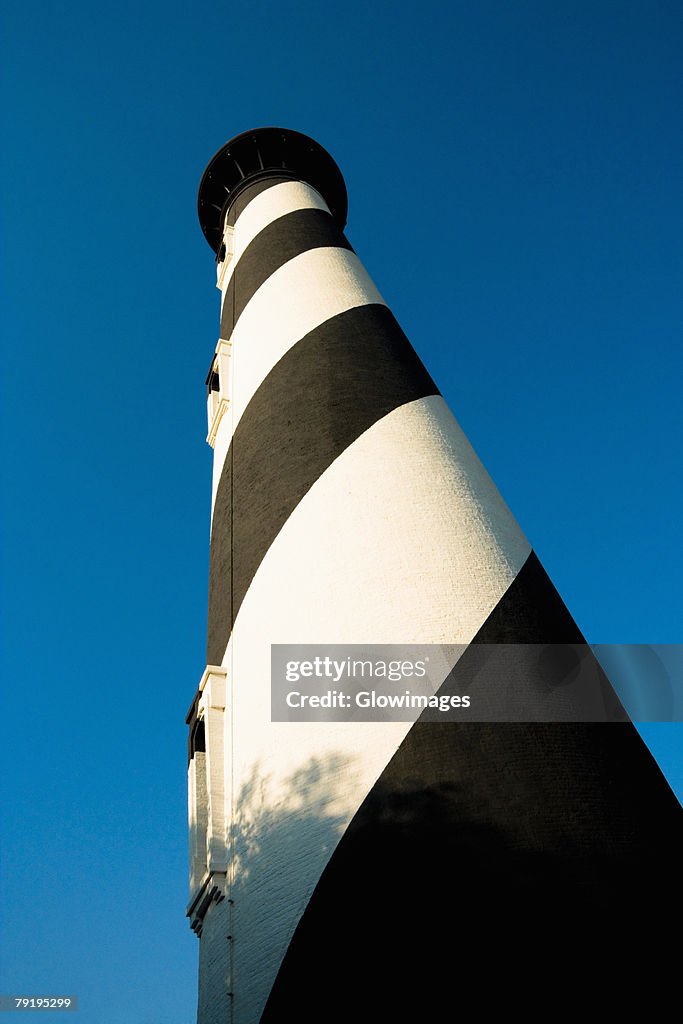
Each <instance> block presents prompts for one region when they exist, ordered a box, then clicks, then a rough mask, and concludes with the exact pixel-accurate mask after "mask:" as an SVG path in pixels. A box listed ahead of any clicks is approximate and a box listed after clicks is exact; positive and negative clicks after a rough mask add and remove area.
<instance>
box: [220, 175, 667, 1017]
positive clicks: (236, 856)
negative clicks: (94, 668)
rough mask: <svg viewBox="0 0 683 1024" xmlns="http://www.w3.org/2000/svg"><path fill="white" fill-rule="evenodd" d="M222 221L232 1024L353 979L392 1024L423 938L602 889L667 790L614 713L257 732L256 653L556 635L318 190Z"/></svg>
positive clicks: (547, 604) (263, 188) (286, 188)
mask: <svg viewBox="0 0 683 1024" xmlns="http://www.w3.org/2000/svg"><path fill="white" fill-rule="evenodd" d="M232 217H233V220H234V230H235V236H234V244H235V256H234V257H233V260H232V263H231V265H230V267H229V273H228V274H227V275H226V281H225V283H224V286H223V303H222V314H221V337H222V338H223V339H225V340H226V341H230V342H231V344H232V362H233V382H232V397H231V409H230V415H229V416H225V417H224V420H223V421H222V422H221V426H220V429H219V434H218V437H217V440H216V447H215V469H214V487H213V511H212V530H211V553H210V592H209V626H208V646H207V662H208V663H209V664H223V665H225V666H226V667H227V668H228V670H229V675H228V680H229V686H230V700H229V718H230V723H231V724H230V727H229V728H230V730H231V736H230V747H231V750H232V763H231V769H230V770H231V794H230V801H231V807H232V811H231V820H232V832H231V842H232V856H233V863H234V868H235V870H234V877H233V898H234V922H235V923H234V928H235V943H234V967H233V977H232V980H231V985H232V989H233V990H234V995H233V997H232V999H233V1012H234V1015H235V1016H234V1019H235V1020H236V1021H245V1022H246V1021H250V1022H251V1021H257V1020H259V1019H260V1017H261V1014H262V1013H263V1018H262V1019H263V1020H264V1021H267V1022H278V1021H282V1020H286V1019H290V1018H291V1019H297V1020H313V1019H317V1020H323V1019H332V1016H333V1009H334V1008H335V1007H336V1008H337V1009H339V1008H340V1007H342V1008H343V1011H344V1014H345V1015H346V1016H349V1017H350V1016H352V1015H353V1014H354V1013H356V1012H357V1010H358V1004H357V1000H358V992H359V991H361V989H362V985H363V984H364V983H365V984H367V983H370V984H372V982H373V979H375V984H374V991H375V992H376V993H377V994H378V999H379V1004H378V1005H379V1009H378V1011H377V1012H378V1013H379V1012H382V1013H383V1014H384V1017H383V1018H380V1017H379V1016H378V1017H376V1018H375V1019H390V1016H389V1014H390V1012H391V1011H390V1009H389V1007H390V1006H393V1005H394V1004H396V1005H400V999H398V1002H397V998H398V997H397V990H396V980H397V977H400V974H401V972H400V970H399V973H398V975H397V974H396V965H397V964H399V965H400V964H402V963H404V964H405V965H406V975H405V982H406V986H407V987H409V988H410V987H411V986H412V987H413V988H415V986H417V988H418V989H419V988H420V986H422V988H421V991H422V998H423V1000H424V1005H425V1006H426V1005H427V1004H429V1002H430V999H434V1000H436V1002H435V1004H434V1005H435V1006H439V1005H441V1012H442V1013H445V1010H444V1007H445V1006H446V1003H445V1002H444V1000H445V998H446V997H445V993H446V992H447V991H449V990H450V983H448V982H444V981H443V980H441V981H440V982H439V981H437V980H435V979H434V978H431V979H430V980H425V979H424V978H423V979H422V981H419V978H420V977H421V975H420V972H421V971H424V970H425V969H426V966H427V965H430V964H431V965H432V966H433V967H435V966H436V965H440V964H441V961H442V959H443V956H444V948H443V945H442V939H441V938H439V939H435V937H434V936H435V935H436V933H437V931H438V930H439V929H441V928H443V929H445V931H446V933H448V934H451V935H452V937H453V943H454V949H455V948H458V949H460V946H459V942H460V939H461V938H462V936H463V935H467V936H468V948H467V949H466V950H465V951H463V950H462V949H460V952H459V955H460V956H461V957H462V958H464V960H465V961H467V962H468V963H474V954H475V951H480V950H481V943H482V942H484V941H487V942H488V943H489V946H490V947H491V948H495V949H496V950H498V951H500V950H503V949H507V946H508V945H509V946H511V947H514V928H513V926H512V921H513V919H514V917H515V915H518V914H520V913H522V912H524V913H526V914H527V915H528V916H529V917H530V918H531V919H532V920H534V921H536V922H537V924H538V927H541V926H542V925H541V922H542V921H543V920H545V919H544V916H543V914H544V909H543V908H544V906H547V902H548V901H550V902H551V903H554V905H555V907H556V908H557V912H558V914H559V915H560V916H562V915H565V916H568V917H571V916H572V914H573V908H574V909H575V908H576V907H577V906H579V905H580V906H582V907H583V906H585V899H586V898H587V896H586V894H588V896H590V898H591V899H598V900H604V899H607V898H608V897H609V898H610V899H611V897H612V896H614V895H615V893H618V892H620V891H621V887H622V886H623V884H624V880H625V877H626V875H627V874H628V871H629V865H632V864H634V863H640V864H641V865H642V864H645V863H648V864H649V863H650V861H651V859H652V856H653V851H654V850H660V849H661V848H662V845H663V843H662V837H663V836H664V835H666V834H668V832H669V831H670V829H671V827H672V826H671V821H672V813H673V806H674V804H673V803H672V800H671V796H670V794H669V792H668V790H667V789H666V786H665V785H662V780H661V777H660V775H659V772H658V769H657V767H656V765H655V764H654V762H653V761H652V759H651V758H650V756H649V754H648V753H647V751H646V750H645V748H644V747H643V745H642V743H641V742H640V740H639V738H638V736H637V734H636V733H635V731H634V730H633V729H632V727H630V726H624V727H622V726H619V727H615V726H604V727H603V726H595V725H593V726H590V725H536V726H531V725H529V726H527V725H506V726H503V727H501V726H495V725H483V724H480V725H476V724H473V725H467V726H464V725H462V726H461V725H457V726H456V725H452V724H451V725H436V724H433V723H429V724H427V723H423V722H418V723H416V724H415V725H413V726H412V727H410V726H409V725H407V724H404V723H389V724H386V723H372V724H370V723H361V724H355V723H332V722H327V723H315V724H313V725H307V724H304V723H286V724H282V723H272V722H271V721H270V645H271V644H272V643H292V642H301V643H330V644H333V643H338V644H344V643H411V642H414V643H460V644H477V643H496V642H528V643H553V642H568V643H571V642H577V641H580V639H581V636H580V633H579V631H578V629H577V627H576V625H575V624H574V622H573V621H572V619H571V617H570V615H569V614H568V612H567V610H566V608H565V607H564V605H563V603H562V601H561V600H560V598H559V597H558V595H557V593H556V591H555V589H554V588H553V586H552V584H551V582H550V581H549V579H548V577H547V575H546V574H545V572H544V571H543V569H542V567H541V566H540V564H539V562H538V560H537V558H536V557H535V555H534V554H533V552H532V551H531V549H530V547H529V544H528V542H527V541H526V539H525V537H524V536H523V534H522V533H521V531H520V529H519V527H518V526H517V524H516V523H515V521H514V519H513V517H512V516H511V514H510V512H509V510H508V509H507V507H506V505H505V503H504V502H503V500H502V498H501V497H500V495H499V493H498V492H497V490H496V488H495V486H494V485H493V483H492V481H491V480H490V478H489V477H488V475H487V473H486V471H485V470H484V468H483V467H482V465H481V463H480V462H479V460H478V459H477V456H476V455H475V453H474V451H473V450H472V448H471V446H470V445H469V443H468V442H467V439H466V438H465V437H464V435H463V433H462V431H461V430H460V428H459V427H458V425H457V423H456V421H455V420H454V418H453V416H452V415H451V413H450V412H449V410H448V408H447V407H446V405H445V403H444V401H443V399H442V397H441V396H440V394H439V392H438V389H437V387H436V386H435V384H434V382H433V381H432V379H431V377H430V376H429V374H428V373H427V371H426V370H425V368H424V367H423V365H422V364H421V362H420V360H419V358H418V357H417V355H416V353H415V351H414V349H413V348H412V346H411V345H410V343H409V341H408V339H407V338H406V337H405V335H404V333H403V332H402V331H401V329H400V327H399V325H398V324H397V322H396V320H395V318H394V317H393V316H392V314H391V312H390V311H389V309H388V308H387V306H386V304H385V303H384V302H383V300H382V298H381V296H380V295H379V293H378V292H377V290H376V288H375V286H374V285H373V284H372V282H371V281H370V279H369V278H368V276H367V274H366V272H365V270H364V269H363V267H362V265H361V263H360V261H359V260H358V257H357V256H356V255H355V253H354V252H353V250H352V248H351V246H350V245H349V243H348V241H347V240H346V238H345V237H344V235H343V233H342V232H341V231H340V229H339V228H338V227H337V226H336V225H335V222H334V220H333V218H332V217H331V215H330V213H329V211H328V209H327V207H326V204H325V202H324V200H323V199H322V198H321V197H320V195H319V194H318V193H317V192H316V191H315V190H314V189H313V188H311V187H310V186H308V185H306V184H304V183H303V182H299V181H291V180H278V179H277V178H273V179H269V181H267V182H259V184H258V186H255V187H253V188H252V189H251V190H249V189H248V190H247V191H246V192H245V193H244V194H243V195H242V196H241V197H240V201H239V204H238V206H237V208H236V209H233V211H232ZM465 659H466V656H465ZM465 659H463V666H462V669H463V671H466V664H467V663H466V660H465ZM636 822H641V823H642V822H645V823H646V826H647V839H644V838H643V836H645V832H644V831H642V830H641V831H640V832H639V826H638V827H636ZM449 875H457V876H458V877H459V878H461V883H462V884H461V883H458V884H457V885H456V884H455V883H453V884H452V886H451V888H450V889H448V888H445V886H444V883H443V878H444V877H445V876H449ZM465 876H466V878H467V881H466V883H465V882H464V881H463V879H464V877H465ZM596 879H599V880H600V885H601V888H600V887H598V886H597V882H596ZM598 889H599V892H598ZM596 893H597V895H596ZM540 897H542V898H540ZM482 914H483V915H484V917H485V919H486V920H488V921H490V920H492V915H493V918H495V926H494V927H493V930H492V932H490V931H488V930H487V929H485V928H484V920H483V919H482ZM436 922H438V927H437V923H436ZM435 946H437V947H439V948H435ZM513 952H514V950H513ZM509 955H510V956H512V952H510V953H509ZM538 955H539V956H540V955H541V953H540V952H539V953H538ZM513 959H514V956H513ZM340 964H342V965H344V967H343V977H342V980H341V981H340V979H339V976H338V975H337V974H336V973H335V972H336V971H337V969H338V968H339V965H340ZM392 969H393V971H394V975H393V978H392V980H391V981H390V982H387V983H386V984H384V983H382V982H380V981H379V980H377V979H380V978H381V976H382V975H381V972H382V971H387V970H389V971H391V970H392ZM472 969H473V968H472ZM411 978H412V981H411V980H410V979H411ZM416 978H417V979H418V980H417V981H416ZM439 1000H441V1003H439ZM430 1012H431V1011H430ZM434 1012H436V1011H434ZM368 1013H369V1011H368ZM361 1019H373V1018H372V1017H371V1016H368V1015H366V1016H365V1017H363V1016H362V1014H361ZM416 1019H417V1018H416ZM425 1019H437V1018H436V1017H433V1018H432V1017H429V1018H425ZM439 1019H445V1018H444V1017H443V1016H442V1017H441V1018H439Z"/></svg>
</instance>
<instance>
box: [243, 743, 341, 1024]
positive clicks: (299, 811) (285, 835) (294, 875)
mask: <svg viewBox="0 0 683 1024" xmlns="http://www.w3.org/2000/svg"><path fill="white" fill-rule="evenodd" d="M350 768H351V762H350V760H349V759H348V758H347V757H343V756H341V755H338V754H331V755H329V756H327V757H325V758H312V759H311V760H309V761H308V762H307V763H306V764H304V765H303V766H301V767H300V768H297V769H296V770H295V771H294V772H292V773H291V774H290V775H289V776H288V777H286V778H285V779H284V780H283V781H282V782H280V783H276V782H275V781H274V779H273V777H272V776H271V775H269V774H267V773H264V772H263V771H262V770H261V767H260V766H259V765H258V764H257V765H255V766H254V767H253V768H252V771H251V774H250V775H249V777H248V778H247V780H246V781H245V782H244V783H243V785H242V786H241V787H240V789H239V792H238V795H237V797H236V800H235V814H234V818H233V822H232V827H231V843H230V849H231V862H232V863H231V870H230V875H231V879H232V884H231V886H230V898H231V900H232V901H233V903H232V908H233V909H232V915H233V931H234V942H235V943H236V944H237V943H239V946H240V949H239V952H237V949H236V956H235V972H236V973H235V978H234V988H235V998H238V997H239V999H240V1002H241V1003H242V1005H243V1006H244V1005H246V1006H250V1005H258V1004H259V1002H260V1005H261V1006H262V1005H263V1002H264V1000H265V997H266V996H267V994H268V991H269V989H270V985H271V984H272V982H273V980H274V970H276V969H277V967H278V966H279V964H280V962H281V961H282V958H283V957H284V954H285V952H286V950H287V947H288V945H289V942H290V940H291V937H292V934H293V932H294V930H295V928H296V926H297V924H298V921H299V918H300V916H301V914H302V913H303V911H304V910H305V907H306V904H307V903H308V900H309V898H310V895H311V893H312V892H313V890H314V889H315V886H316V885H317V882H318V880H319V878H320V875H321V874H322V872H323V870H324V868H325V865H326V864H327V862H328V860H329V858H330V856H331V855H332V854H333V852H334V850H335V847H336V846H337V843H338V841H339V837H340V835H341V833H342V831H343V828H344V825H345V824H346V822H347V821H348V818H349V816H350V815H349V813H348V810H347V811H346V813H345V812H344V807H345V804H344V788H345V782H346V779H347V777H348V772H349V770H350ZM346 804H347V805H348V798H347V801H346ZM264 986H265V988H264Z"/></svg>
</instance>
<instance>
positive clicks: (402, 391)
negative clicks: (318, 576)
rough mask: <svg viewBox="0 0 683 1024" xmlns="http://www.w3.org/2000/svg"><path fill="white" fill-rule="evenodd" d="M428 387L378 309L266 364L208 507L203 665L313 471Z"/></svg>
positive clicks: (219, 650) (220, 645)
mask: <svg viewBox="0 0 683 1024" xmlns="http://www.w3.org/2000/svg"><path fill="white" fill-rule="evenodd" d="M436 394H438V389H437V387H436V385H435V384H434V381H433V380H432V378H431V377H430V376H429V374H428V373H427V371H426V370H425V368H424V366H423V365H422V363H421V362H420V360H419V358H418V357H417V355H416V353H415V351H414V349H413V347H412V345H411V344H410V342H409V341H408V339H407V338H406V336H405V334H404V333H403V331H402V330H401V328H400V327H399V325H398V324H397V322H396V320H395V318H394V317H393V315H392V314H391V312H390V311H389V310H388V309H387V308H386V306H382V305H378V304H374V303H373V304H370V305H367V306H358V307H355V308H353V309H349V310H346V312H344V313H340V314H339V315H338V316H335V317H332V318H331V319H330V320H327V321H326V322H325V323H323V324H321V325H320V326H319V327H316V328H315V330H313V331H311V332H310V333H309V334H307V335H306V336H305V337H304V338H303V339H302V340H301V341H299V342H298V343H297V344H296V345H295V346H294V347H293V348H292V349H290V350H289V352H287V353H286V354H285V355H284V356H283V357H282V359H281V360H280V361H279V362H278V363H277V364H276V365H275V367H274V368H273V370H272V371H271V372H270V374H269V375H268V377H267V378H266V379H265V381H264V382H263V384H262V385H261V387H260V388H259V389H258V391H257V392H256V394H255V395H254V397H253V398H252V400H251V402H250V403H249V405H248V406H247V408H246V410H245V412H244V414H243V416H242V418H241V419H240V422H239V423H238V425H237V429H236V431H235V436H234V438H233V441H232V444H231V446H230V449H229V451H228V454H227V456H226V459H225V465H224V468H223V472H222V475H221V479H220V482H219V484H218V491H217V494H216V502H215V506H214V514H213V522H212V531H211V553H210V569H209V628H208V644H207V663H208V664H214V665H220V663H221V661H222V658H223V654H224V653H225V648H226V645H227V643H228V638H229V635H230V632H231V629H232V624H233V622H234V619H235V616H236V615H237V612H238V611H239V607H240V605H241V603H242V599H243V598H244V595H245V593H246V591H247V588H248V586H249V584H250V583H251V580H252V578H253V576H254V573H255V572H256V570H257V569H258V567H259V565H260V563H261V559H262V558H263V556H264V555H265V553H266V551H267V550H268V548H269V547H270V545H271V543H272V542H273V540H274V539H275V537H276V536H277V534H278V532H279V530H280V529H281V527H282V525H283V524H284V522H285V521H286V519H287V517H288V516H289V515H290V513H291V512H292V511H293V510H294V509H295V508H296V506H297V504H298V503H299V501H300V500H301V498H302V497H303V496H304V494H306V492H307V491H308V489H309V488H310V487H311V485H312V484H313V483H314V482H315V481H316V480H317V479H318V477H319V476H320V475H321V473H324V471H325V470H326V469H327V468H328V466H329V465H330V464H331V463H332V462H334V460H335V459H336V458H337V456H339V455H340V454H341V453H342V452H343V451H344V450H345V449H346V448H348V446H349V445H350V444H352V443H353V441H355V440H356V438H358V437H359V436H360V435H361V434H362V433H363V432H364V431H365V430H367V429H368V428H369V427H371V426H372V424H373V423H375V422H376V421H377V420H379V419H381V418H382V417H383V416H386V414H387V413H389V412H391V411H392V410H393V409H396V408H397V407H398V406H400V405H403V404H404V403H406V402H412V401H414V400H415V399H418V398H423V397H424V396H426V395H436Z"/></svg>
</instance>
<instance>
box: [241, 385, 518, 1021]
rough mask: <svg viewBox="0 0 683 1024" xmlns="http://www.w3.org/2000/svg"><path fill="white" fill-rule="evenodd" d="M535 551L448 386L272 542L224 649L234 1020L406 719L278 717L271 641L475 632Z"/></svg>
mask: <svg viewBox="0 0 683 1024" xmlns="http://www.w3.org/2000/svg"><path fill="white" fill-rule="evenodd" d="M529 553H530V548H529V544H528V542H527V541H526V539H525V538H524V536H523V534H522V533H521V531H520V529H519V527H518V526H517V524H516V523H515V521H514V519H513V518H512V515H511V514H510V512H509V510H508V508H507V506H506V505H505V503H504V502H503V499H502V498H501V496H500V494H499V493H498V491H497V490H496V488H495V486H494V484H493V482H492V481H491V479H490V477H489V476H488V474H487V473H486V471H485V470H484V468H483V466H482V465H481V463H480V462H479V459H478V458H477V456H476V454H475V453H474V451H473V449H472V448H471V446H470V444H469V442H468V441H467V439H466V438H465V436H464V434H463V433H462V431H461V429H460V427H459V426H458V424H457V423H456V421H455V419H454V418H453V416H452V414H451V413H450V411H449V410H448V408H447V406H446V404H445V403H444V401H443V399H442V398H441V397H440V396H432V397H429V398H424V399H419V400H417V401H415V402H411V403H408V404H406V405H403V406H401V407H400V408H398V409H396V410H394V411H393V412H391V413H389V414H388V415H387V416H385V417H384V418H383V419H381V420H380V421H378V422H377V423H376V424H374V425H373V426H372V427H371V428H370V429H369V430H367V431H366V432H365V433H364V434H362V435H361V437H359V438H358V439H357V440H356V441H355V442H354V443H353V444H352V445H350V446H349V447H348V448H347V449H346V450H345V451H344V452H343V453H342V454H341V455H340V456H339V458H338V459H336V460H335V462H334V463H333V464H332V465H331V466H330V467H329V468H328V469H327V470H326V471H325V473H324V474H323V475H322V476H321V477H320V478H319V479H318V480H317V481H316V483H315V484H314V485H313V487H312V488H311V490H310V491H309V492H308V493H307V494H306V495H305V496H304V498H302V500H301V501H300V503H299V505H298V506H297V508H296V509H295V510H294V512H293V513H292V515H291V516H290V518H289V519H288V521H287V522H286V523H285V525H284V527H283V528H282V530H281V531H280V533H279V535H278V536H277V537H276V539H275V541H274V543H273V544H272V546H271V548H270V549H269V551H268V552H267V554H266V556H265V557H264V559H263V562H262V563H261V565H260V567H259V569H258V571H257V573H256V575H255V576H254V579H253V580H252V583H251V585H250V587H249V590H248V591H247V594H246V596H245V599H244V601H243V603H242V606H241V608H240V610H239V613H238V616H237V620H236V624H235V628H234V632H233V637H232V639H231V641H230V644H229V646H228V650H227V652H226V656H225V659H224V665H225V666H226V667H227V668H228V673H229V678H230V680H231V683H232V697H231V701H230V707H231V713H230V715H229V716H227V715H226V718H229V720H230V723H233V722H234V731H233V733H232V735H231V736H230V737H229V739H228V740H227V742H228V743H232V749H233V777H234V780H235V783H234V793H233V799H234V806H235V819H234V825H235V839H236V846H235V850H234V854H235V859H234V867H235V871H236V876H235V889H234V899H235V945H234V956H235V978H234V991H235V1012H236V1014H237V1016H236V1021H237V1024H241V1022H245V1024H246V1022H247V1021H255V1020H258V1018H259V1015H260V1013H261V1010H262V1008H263V1005H264V1003H265V1000H266V998H267V996H268V993H269V991H270V988H271V986H272V983H273V981H274V979H275V975H276V973H277V970H278V968H279V966H280V963H281V960H282V957H283V956H284V953H285V951H286V948H287V945H288V943H289V941H290V938H291V936H292V934H293V932H294V929H295V927H296V925H297V923H298V921H299V919H300V917H301V914H302V912H303V911H304V909H305V907H306V903H307V901H308V899H309V897H310V894H311V893H312V891H313V889H314V888H315V885H316V883H317V881H318V879H319V878H320V874H321V872H322V870H323V868H324V867H325V864H326V863H327V861H328V859H329V857H330V856H331V854H332V852H333V849H334V846H335V844H336V841H337V839H338V837H339V836H340V835H341V834H342V833H343V831H344V829H345V828H346V826H347V825H348V823H349V821H350V820H351V817H352V816H353V814H354V813H355V812H356V810H357V808H358V807H359V805H360V803H361V802H362V800H363V799H364V798H365V796H366V795H367V793H368V792H369V790H370V789H371V787H372V785H373V784H374V782H375V781H376V780H377V778H378V777H379V775H380V774H381V772H382V770H383V769H384V767H385V766H386V764H387V763H388V761H389V760H390V758H391V757H392V755H393V754H394V752H395V751H396V749H397V748H398V746H399V744H400V743H401V741H402V740H403V738H404V736H405V735H406V732H407V730H408V729H409V728H410V725H409V723H354V722H345V723H333V722H316V723H311V724H308V723H273V722H271V721H270V645H271V644H272V643H325V644H335V643H337V644H346V643H388V644H391V643H398V644H401V643H436V644H438V643H454V644H455V643H459V644H463V643H469V642H470V641H471V640H472V638H473V637H474V635H475V633H476V632H477V630H478V629H479V628H480V626H481V625H482V623H483V622H484V621H485V620H486V618H487V617H488V615H489V614H490V613H491V612H492V610H493V609H494V608H495V606H496V605H497V603H498V602H499V600H500V599H501V597H502V596H503V594H504V593H505V591H506V590H507V588H508V587H509V585H510V584H511V583H512V581H513V580H514V578H515V576H516V575H517V573H518V571H519V569H520V568H521V566H522V565H523V564H524V562H525V561H526V559H527V557H528V556H529ZM228 728H229V729H230V728H231V725H229V726H228ZM226 739H227V738H226ZM226 749H229V746H228V747H227V748H226ZM349 912H351V913H352V912H353V911H352V908H350V910H349Z"/></svg>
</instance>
